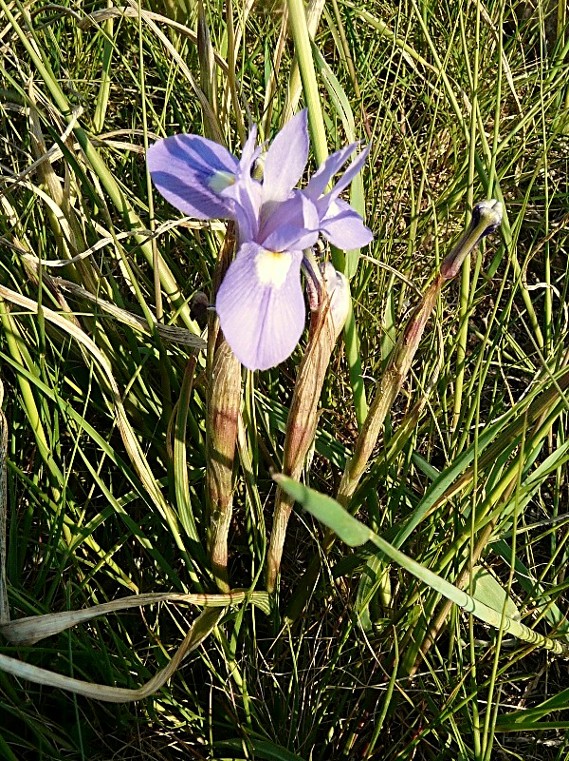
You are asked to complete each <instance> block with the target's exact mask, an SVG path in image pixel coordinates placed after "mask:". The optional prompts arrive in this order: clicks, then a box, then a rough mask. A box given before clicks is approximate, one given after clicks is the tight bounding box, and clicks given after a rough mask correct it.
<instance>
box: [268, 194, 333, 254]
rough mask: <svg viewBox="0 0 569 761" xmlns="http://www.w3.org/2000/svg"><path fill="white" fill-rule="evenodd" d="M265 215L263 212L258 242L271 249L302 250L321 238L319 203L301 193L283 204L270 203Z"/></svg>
mask: <svg viewBox="0 0 569 761" xmlns="http://www.w3.org/2000/svg"><path fill="white" fill-rule="evenodd" d="M270 209H271V211H270V213H269V215H268V216H267V217H266V218H265V207H263V210H262V213H261V219H262V222H261V229H260V231H259V237H258V239H257V240H258V241H259V243H261V244H262V245H263V246H264V247H265V248H268V249H269V250H270V251H290V250H291V249H292V250H295V251H300V250H302V249H304V248H310V246H313V245H314V244H315V243H316V241H317V239H318V231H319V224H320V217H319V214H318V209H317V207H316V204H314V203H313V202H312V201H311V200H310V199H309V198H306V196H305V195H304V194H303V193H301V192H299V191H298V192H295V193H294V195H293V196H292V198H289V199H288V200H287V201H282V202H281V203H272V202H271V204H270Z"/></svg>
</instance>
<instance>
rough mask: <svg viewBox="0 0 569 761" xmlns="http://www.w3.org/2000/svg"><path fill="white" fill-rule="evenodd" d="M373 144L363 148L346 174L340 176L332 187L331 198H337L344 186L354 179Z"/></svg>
mask: <svg viewBox="0 0 569 761" xmlns="http://www.w3.org/2000/svg"><path fill="white" fill-rule="evenodd" d="M370 149H371V145H368V146H367V147H366V148H365V150H363V151H362V152H361V153H360V155H359V156H356V158H355V159H354V161H352V163H351V164H350V166H349V167H348V168H347V169H346V171H345V172H344V174H343V175H342V176H341V177H340V179H339V180H338V182H337V183H336V184H335V185H334V187H333V188H332V192H331V193H330V198H332V199H335V198H338V196H339V195H340V193H341V192H342V190H344V188H347V187H348V185H349V184H350V182H351V181H352V180H353V179H354V177H355V176H356V174H357V173H358V172H359V171H360V169H361V168H362V166H363V165H364V162H365V160H366V159H367V157H368V154H369V152H370Z"/></svg>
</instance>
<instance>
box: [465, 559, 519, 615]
mask: <svg viewBox="0 0 569 761" xmlns="http://www.w3.org/2000/svg"><path fill="white" fill-rule="evenodd" d="M473 571H474V573H473V577H472V596H473V597H474V598H475V599H476V600H480V602H482V603H484V604H485V605H488V607H489V608H492V609H493V610H497V611H498V612H499V613H501V612H502V610H505V612H506V615H507V616H509V617H510V618H513V619H515V620H516V621H519V619H520V611H519V610H518V607H517V605H516V603H515V602H514V601H513V600H512V598H511V597H508V595H507V593H506V590H505V589H504V587H503V586H502V585H501V584H500V582H499V581H498V579H497V578H496V577H495V576H494V574H492V573H490V571H488V570H487V569H486V568H484V567H483V566H476V567H475V568H474V569H473ZM504 606H505V607H504Z"/></svg>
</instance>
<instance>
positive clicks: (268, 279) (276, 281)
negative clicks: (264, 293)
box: [255, 249, 292, 288]
mask: <svg viewBox="0 0 569 761" xmlns="http://www.w3.org/2000/svg"><path fill="white" fill-rule="evenodd" d="M291 264H292V256H291V254H289V253H288V252H287V251H283V252H281V253H279V252H276V251H267V250H266V249H263V250H262V251H260V252H259V253H258V254H257V256H256V257H255V269H256V270H257V277H258V278H259V280H260V282H261V283H262V284H263V285H272V286H274V287H275V288H280V287H281V285H282V284H283V283H284V281H285V280H286V276H287V275H288V271H289V269H290V265H291Z"/></svg>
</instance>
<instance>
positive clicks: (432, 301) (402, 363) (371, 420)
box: [287, 201, 502, 620]
mask: <svg viewBox="0 0 569 761" xmlns="http://www.w3.org/2000/svg"><path fill="white" fill-rule="evenodd" d="M501 219H502V206H501V204H499V203H498V202H496V201H486V202H483V203H481V204H479V205H477V206H475V207H474V210H473V214H472V220H471V222H470V225H469V226H468V228H467V229H466V230H465V232H464V233H463V234H462V235H461V237H460V238H459V240H458V241H457V243H456V244H455V245H454V246H453V247H452V249H451V251H450V253H449V254H448V255H447V256H446V257H445V259H444V260H443V262H442V264H441V267H440V271H439V273H438V274H437V276H436V277H435V279H434V280H433V282H432V283H431V285H430V286H429V287H428V288H427V290H426V291H425V293H424V295H423V298H422V299H421V302H420V303H419V305H418V306H417V307H416V308H415V310H414V312H413V313H412V314H411V317H410V318H409V320H408V322H407V325H406V326H405V328H404V329H403V331H402V332H401V334H400V336H399V339H398V341H397V344H396V346H395V349H394V350H393V353H392V355H391V358H390V361H389V364H388V365H387V367H386V369H385V371H384V373H383V375H382V377H381V378H380V380H379V381H378V384H377V386H376V391H375V396H374V399H373V402H372V404H371V407H370V410H369V413H368V415H367V417H366V419H365V421H364V424H363V426H362V428H361V431H360V433H359V436H358V438H357V440H356V444H355V447H354V454H353V455H352V457H351V458H350V459H349V460H348V462H347V463H346V467H345V470H344V473H343V475H342V480H341V482H340V487H339V489H338V494H337V497H336V499H337V501H338V502H339V503H340V504H341V505H342V506H343V507H346V506H348V505H349V503H350V500H351V498H352V497H353V495H354V493H355V491H356V489H357V487H358V485H359V483H360V480H361V477H362V476H363V474H364V472H365V470H366V468H367V464H368V462H369V459H370V457H371V454H372V452H373V450H374V448H375V446H376V444H377V440H378V438H379V435H380V433H381V430H382V429H383V424H384V422H385V418H386V416H387V414H388V413H389V411H390V409H391V407H392V405H393V402H394V401H395V399H396V398H397V395H398V393H399V391H400V390H401V387H402V386H403V383H404V381H405V379H406V378H407V375H408V374H409V371H410V370H411V366H412V364H413V360H414V357H415V354H416V352H417V349H418V348H419V344H420V342H421V338H422V336H423V332H424V330H425V327H426V325H427V322H428V320H429V318H430V316H431V313H432V312H433V309H434V308H435V305H436V303H437V300H438V297H439V294H440V292H441V290H442V288H443V286H444V285H445V283H446V282H447V281H448V280H451V279H453V278H454V277H456V275H458V273H459V272H460V269H461V267H462V264H463V263H464V261H465V260H466V259H467V257H468V256H469V254H470V253H471V252H472V251H473V249H474V248H475V247H476V246H477V245H478V243H479V242H480V241H481V240H482V238H483V237H484V236H485V235H487V234H488V233H489V232H491V231H493V230H494V229H495V228H496V227H497V226H498V225H499V224H500V222H501ZM354 512H355V511H354ZM334 541H335V537H334V533H333V532H332V531H330V530H328V531H327V532H326V534H325V535H324V539H323V541H322V550H323V552H324V553H327V552H329V551H330V549H331V547H332V546H333V544H334ZM319 563H320V558H319V557H318V556H316V557H315V558H314V560H313V562H312V563H311V565H310V566H309V567H308V569H307V571H306V573H305V575H304V577H303V579H301V582H300V585H299V587H298V589H297V592H296V594H295V595H294V596H293V598H292V600H291V602H290V605H289V609H288V611H287V618H289V619H290V620H294V618H296V617H297V616H298V614H299V613H300V612H301V610H302V609H303V607H304V603H305V600H306V598H307V595H308V594H309V592H310V590H311V589H312V587H313V585H314V583H315V581H316V578H317V575H318V570H319Z"/></svg>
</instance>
